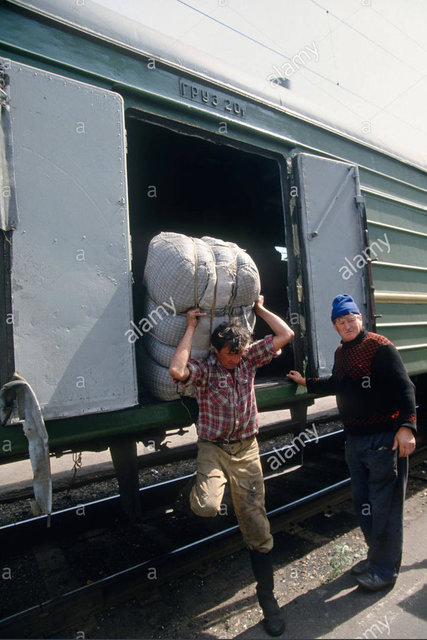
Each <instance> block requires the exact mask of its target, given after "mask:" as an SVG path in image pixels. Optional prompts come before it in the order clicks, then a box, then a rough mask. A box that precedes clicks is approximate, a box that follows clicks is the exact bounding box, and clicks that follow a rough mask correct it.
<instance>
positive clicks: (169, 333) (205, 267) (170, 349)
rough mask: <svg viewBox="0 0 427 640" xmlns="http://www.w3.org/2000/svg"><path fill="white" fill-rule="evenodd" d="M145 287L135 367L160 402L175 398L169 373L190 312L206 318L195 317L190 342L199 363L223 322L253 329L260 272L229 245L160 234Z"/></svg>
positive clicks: (152, 250) (147, 268) (153, 244)
mask: <svg viewBox="0 0 427 640" xmlns="http://www.w3.org/2000/svg"><path fill="white" fill-rule="evenodd" d="M144 286H145V291H146V294H145V300H144V305H143V308H144V318H142V319H141V320H140V322H139V325H140V330H141V334H143V335H142V338H141V340H140V341H139V342H140V344H139V343H138V345H137V350H136V353H137V364H138V369H139V370H140V371H139V373H140V379H141V380H142V381H143V386H144V389H145V390H146V391H148V392H149V393H150V394H152V395H154V396H156V397H157V398H160V399H162V400H173V399H176V398H178V397H179V396H178V394H177V392H176V388H175V385H174V383H173V381H172V379H171V377H170V375H169V371H168V368H169V365H170V362H171V359H172V356H173V354H174V352H175V349H176V347H177V345H178V343H179V341H180V340H181V338H182V336H183V335H184V332H185V329H186V326H187V319H186V312H187V311H188V309H190V308H192V307H199V308H200V309H201V311H202V312H204V313H206V316H203V317H201V318H199V321H198V325H197V329H196V331H195V334H194V338H193V343H192V351H191V357H192V358H194V359H197V360H199V359H202V358H204V357H206V355H207V354H208V352H209V349H210V339H211V335H212V331H213V330H214V329H215V328H216V327H217V326H218V325H219V324H221V323H222V322H226V321H229V320H230V319H231V318H233V317H237V318H238V319H239V320H240V321H241V322H242V324H243V326H246V327H247V328H248V329H249V330H250V331H251V332H252V331H253V329H254V326H255V314H254V312H253V305H254V302H255V300H256V299H257V297H258V295H259V292H260V281H259V274H258V269H257V267H256V265H255V263H254V262H253V260H252V258H251V257H250V256H249V255H248V254H247V253H246V252H245V251H244V250H243V249H241V248H240V247H239V246H238V245H236V244H234V243H232V242H224V241H223V240H218V239H216V238H211V237H209V236H205V237H203V238H201V239H199V238H190V237H187V236H185V235H182V234H179V233H173V232H162V233H160V234H159V235H157V236H155V237H154V238H153V239H152V240H151V242H150V245H149V248H148V254H147V262H146V266H145V272H144ZM144 327H145V328H144Z"/></svg>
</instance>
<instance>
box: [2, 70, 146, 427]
mask: <svg viewBox="0 0 427 640" xmlns="http://www.w3.org/2000/svg"><path fill="white" fill-rule="evenodd" d="M0 63H1V65H2V70H3V78H4V80H5V82H4V84H5V85H6V86H5V91H6V93H7V103H8V107H7V108H8V111H9V114H10V123H11V127H10V128H11V138H12V147H13V165H14V166H13V169H14V176H15V188H16V202H17V214H18V222H17V224H15V225H14V228H15V230H14V231H12V232H9V233H11V234H12V254H13V255H12V258H11V265H9V266H10V271H9V273H10V276H9V277H10V281H11V308H12V319H13V332H12V333H13V335H12V339H10V340H8V345H7V347H8V349H9V362H10V360H11V359H12V361H13V364H14V369H15V370H16V371H17V372H18V373H19V374H20V375H21V376H23V377H24V378H25V379H26V380H27V381H28V382H29V384H30V385H31V386H32V388H33V389H34V391H35V393H36V395H37V398H38V400H39V403H40V405H41V408H42V410H43V415H44V417H45V418H58V417H66V416H78V415H81V414H84V413H93V412H98V411H112V410H115V409H121V408H124V407H129V406H133V405H135V404H137V383H136V370H135V358H134V347H133V345H132V344H130V343H129V341H128V340H127V337H126V334H125V332H126V331H127V330H128V329H129V327H130V322H131V320H132V319H133V316H132V298H131V266H130V236H129V224H128V203H127V181H126V159H125V130H124V110H123V101H122V98H121V97H120V96H119V95H118V94H115V93H113V92H111V91H106V90H103V89H99V88H96V87H92V86H90V85H86V84H84V83H81V82H77V81H74V80H70V79H68V78H64V77H61V76H59V75H55V74H53V73H48V72H46V71H43V70H40V69H35V68H32V67H28V66H26V65H23V64H19V63H16V62H14V61H10V60H7V59H2V60H0ZM3 270H4V271H5V267H4V266H3Z"/></svg>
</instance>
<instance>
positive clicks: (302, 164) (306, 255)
mask: <svg viewBox="0 0 427 640" xmlns="http://www.w3.org/2000/svg"><path fill="white" fill-rule="evenodd" d="M294 173H295V175H294V178H295V182H296V184H297V187H298V198H297V212H298V214H297V215H298V226H299V231H300V234H299V238H300V243H301V260H302V270H303V282H304V286H303V296H304V301H303V302H304V308H305V311H306V324H307V342H308V357H309V364H310V373H311V375H313V376H322V375H328V374H329V373H330V372H331V371H332V366H333V359H334V352H335V349H336V348H337V345H338V343H339V337H338V334H337V333H336V332H335V331H334V329H333V327H332V324H331V302H332V300H333V298H334V297H335V296H337V295H339V294H341V293H348V294H350V295H351V296H353V298H354V300H355V301H356V304H357V305H358V307H359V309H360V311H361V313H362V315H363V318H364V324H365V327H367V328H369V324H370V317H371V313H372V310H371V305H370V291H371V285H370V280H371V278H370V264H369V260H368V257H369V253H368V250H367V231H366V222H365V218H366V216H365V209H364V203H363V198H362V197H361V194H360V184H359V175H358V168H357V166H356V165H351V164H347V163H345V162H337V161H335V160H329V159H325V158H322V157H318V156H313V155H309V154H305V153H300V154H298V155H297V156H295V158H294Z"/></svg>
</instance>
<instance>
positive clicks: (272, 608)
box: [257, 589, 286, 636]
mask: <svg viewBox="0 0 427 640" xmlns="http://www.w3.org/2000/svg"><path fill="white" fill-rule="evenodd" d="M257 593H258V600H259V603H260V605H261V609H262V612H263V614H264V619H263V621H262V624H263V627H264V629H265V630H266V631H267V633H268V634H269V635H270V636H280V635H281V634H282V633H283V632H284V630H285V626H286V625H285V621H284V619H283V616H282V613H281V611H280V607H279V605H278V604H277V600H276V598H275V597H274V595H273V593H271V592H270V593H269V594H262V593H260V592H259V591H258V589H257Z"/></svg>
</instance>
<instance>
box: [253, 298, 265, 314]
mask: <svg viewBox="0 0 427 640" xmlns="http://www.w3.org/2000/svg"><path fill="white" fill-rule="evenodd" d="M263 308H264V296H262V295H261V294H260V295H259V296H258V298H257V299H256V300H255V313H256V314H258V311H261V310H262V309H263Z"/></svg>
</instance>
